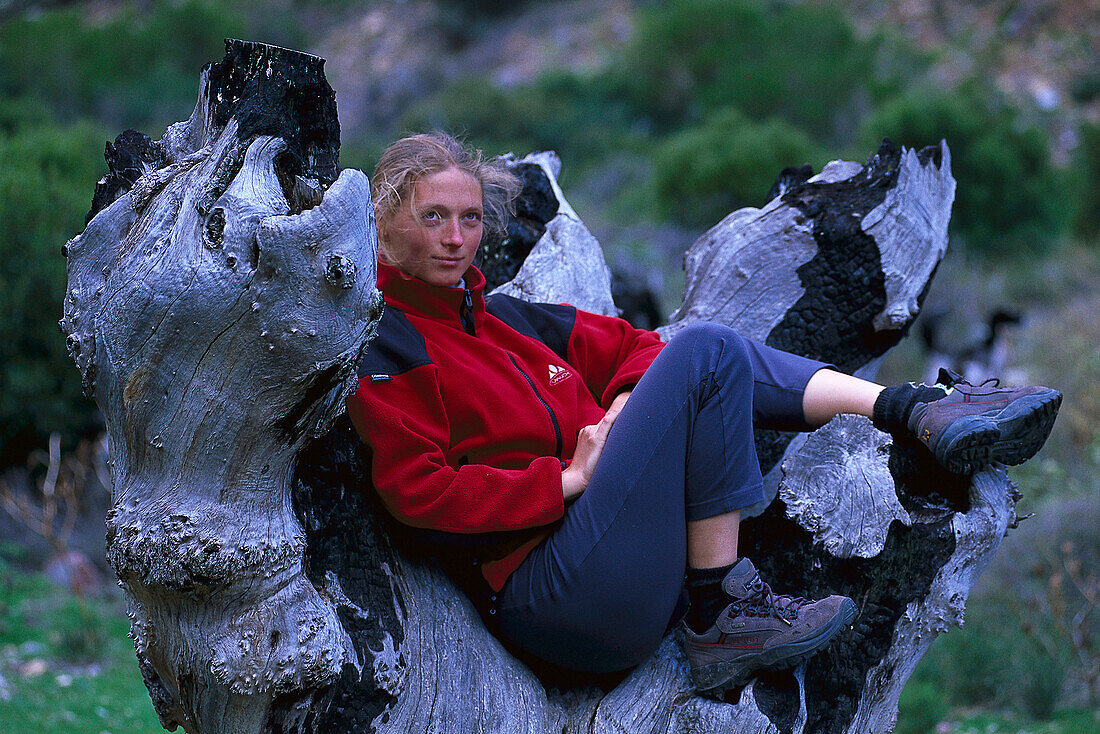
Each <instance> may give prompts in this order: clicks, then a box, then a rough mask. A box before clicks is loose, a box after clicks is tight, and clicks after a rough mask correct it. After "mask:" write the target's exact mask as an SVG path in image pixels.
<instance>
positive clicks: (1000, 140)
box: [861, 84, 1067, 256]
mask: <svg viewBox="0 0 1100 734" xmlns="http://www.w3.org/2000/svg"><path fill="white" fill-rule="evenodd" d="M883 137H889V138H890V139H891V140H893V141H894V142H895V143H899V144H903V145H907V146H910V147H917V148H919V147H923V146H926V145H931V144H933V143H935V142H937V141H939V140H940V139H946V140H947V144H948V147H950V149H951V171H952V173H953V174H954V176H955V180H956V181H957V182H958V188H957V189H956V192H955V206H954V209H953V211H952V215H951V227H952V230H953V232H954V233H955V234H957V235H959V236H960V237H961V239H962V240H963V244H964V246H965V247H967V248H968V249H970V250H971V251H974V252H982V253H984V254H987V255H989V256H995V255H996V254H998V253H1002V252H1009V253H1024V252H1028V253H1037V252H1042V251H1044V250H1046V249H1048V248H1049V247H1050V245H1052V244H1053V243H1054V242H1056V241H1057V240H1058V239H1059V237H1060V236H1061V235H1062V233H1063V231H1064V229H1065V224H1066V213H1067V211H1066V202H1065V189H1064V184H1065V176H1064V174H1063V173H1062V172H1060V171H1058V170H1056V169H1055V168H1054V167H1053V166H1052V164H1051V162H1050V155H1049V144H1048V141H1047V137H1046V135H1045V134H1044V133H1043V132H1042V131H1040V130H1039V129H1038V128H1036V127H1033V126H1028V125H1026V124H1025V123H1024V121H1023V120H1022V119H1021V117H1020V115H1019V114H1018V113H1017V112H1016V111H1015V110H1014V109H1012V108H1011V107H1008V106H1007V105H1004V104H1002V103H1000V102H998V101H997V100H995V99H993V98H991V97H990V96H989V95H987V94H983V93H981V92H980V91H979V90H978V88H977V86H976V85H973V84H971V85H968V86H964V87H963V88H961V89H959V90H956V91H939V90H929V89H920V90H913V91H910V92H909V93H907V94H905V95H903V96H900V97H897V98H895V99H893V100H892V101H890V102H887V103H885V104H884V105H883V106H882V107H881V108H879V109H878V110H876V111H875V112H874V113H873V114H872V115H871V116H870V117H869V118H868V119H867V120H866V122H865V123H864V126H863V129H862V132H861V138H862V140H863V144H864V145H865V146H868V147H874V146H875V145H877V144H878V142H879V141H880V140H881V139H882V138H883Z"/></svg>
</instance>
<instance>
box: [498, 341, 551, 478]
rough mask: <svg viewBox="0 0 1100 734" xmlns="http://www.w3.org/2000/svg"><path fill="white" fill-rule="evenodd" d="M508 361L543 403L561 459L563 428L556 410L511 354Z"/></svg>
mask: <svg viewBox="0 0 1100 734" xmlns="http://www.w3.org/2000/svg"><path fill="white" fill-rule="evenodd" d="M508 359H510V360H512V366H513V367H515V368H516V371H517V372H519V373H520V374H521V375H523V379H525V380H527V384H528V385H530V386H531V391H532V392H533V393H535V397H536V398H538V399H539V402H540V403H542V407H544V408H546V413H547V415H549V416H550V422H551V423H552V424H554V446H555V449H554V456H556V457H558V458H559V459H560V458H561V450H562V440H561V427H560V426H558V417H557V416H556V415H554V409H553V408H551V407H550V404H549V403H547V402H546V401H545V400H543V398H542V395H540V394H539V389H538V388H537V387H536V386H535V381H534V380H532V379H531V378H530V377H529V376H528V375H527V373H526V372H524V371H523V368H522V367H520V366H519V362H517V361H516V358H515V357H513V356H512V355H511V354H509V355H508Z"/></svg>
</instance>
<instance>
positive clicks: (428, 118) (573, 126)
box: [401, 73, 637, 172]
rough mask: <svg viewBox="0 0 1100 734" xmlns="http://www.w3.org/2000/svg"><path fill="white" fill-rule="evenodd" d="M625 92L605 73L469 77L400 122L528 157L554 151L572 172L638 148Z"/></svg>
mask: <svg viewBox="0 0 1100 734" xmlns="http://www.w3.org/2000/svg"><path fill="white" fill-rule="evenodd" d="M632 124H633V123H632V120H631V118H630V117H629V116H628V114H627V109H626V105H625V104H624V103H623V101H622V100H621V95H620V90H617V89H615V88H614V87H612V86H610V82H609V80H608V78H607V77H605V76H594V77H587V76H582V75H577V74H571V73H554V74H548V75H546V76H544V77H542V78H541V79H539V80H537V81H536V82H533V83H531V84H528V85H524V86H521V87H517V88H513V89H509V90H504V89H500V88H499V87H496V86H495V85H493V84H490V83H488V82H486V81H485V80H484V79H480V78H476V77H469V78H466V79H463V80H461V81H459V82H457V83H455V84H453V85H451V86H449V87H447V88H446V89H444V90H443V91H442V92H440V93H439V94H438V95H435V96H433V97H430V98H428V99H426V100H424V101H423V102H422V103H420V104H419V105H417V106H416V107H414V108H413V109H411V110H410V111H409V112H408V113H407V114H406V115H405V116H404V117H403V118H402V120H401V128H402V129H404V130H418V131H419V130H431V129H445V130H449V131H452V132H456V133H458V134H461V135H466V136H468V138H469V139H470V141H471V142H473V143H476V144H477V145H479V146H483V147H484V148H486V149H487V150H491V151H508V150H511V151H513V152H515V153H517V154H518V155H524V154H526V153H528V152H530V151H533V150H554V151H557V152H558V154H559V155H561V156H562V159H563V160H565V161H568V166H567V172H575V171H577V170H579V169H581V168H583V167H584V166H585V165H586V164H587V163H590V162H593V161H596V160H599V159H601V158H604V157H606V156H609V155H612V154H614V153H615V152H617V151H619V150H622V149H628V148H632V147H637V143H636V142H634V141H635V140H636V139H637V135H636V134H635V133H634V132H633V130H632Z"/></svg>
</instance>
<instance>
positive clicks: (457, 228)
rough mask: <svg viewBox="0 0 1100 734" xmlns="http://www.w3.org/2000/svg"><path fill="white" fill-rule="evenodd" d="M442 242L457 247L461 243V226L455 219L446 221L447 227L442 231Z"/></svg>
mask: <svg viewBox="0 0 1100 734" xmlns="http://www.w3.org/2000/svg"><path fill="white" fill-rule="evenodd" d="M443 244H445V245H451V246H452V247H458V246H459V245H461V244H462V227H461V225H460V224H459V222H458V220H457V219H452V220H451V221H449V222H447V228H446V230H445V231H444V232H443Z"/></svg>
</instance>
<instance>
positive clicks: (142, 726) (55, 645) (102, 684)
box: [0, 558, 164, 734]
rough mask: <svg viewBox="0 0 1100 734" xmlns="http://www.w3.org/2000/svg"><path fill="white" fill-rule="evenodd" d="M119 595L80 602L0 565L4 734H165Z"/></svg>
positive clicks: (0, 725) (0, 717) (0, 729)
mask: <svg viewBox="0 0 1100 734" xmlns="http://www.w3.org/2000/svg"><path fill="white" fill-rule="evenodd" d="M128 631H129V621H128V620H127V619H126V615H125V614H124V612H123V607H122V602H121V600H120V599H119V598H118V597H117V595H116V596H114V597H110V598H101V599H85V600H79V599H76V598H74V597H73V596H72V595H71V594H70V593H69V592H68V590H67V589H62V588H58V587H57V586H54V585H53V584H51V583H50V582H49V581H48V580H46V579H45V578H44V577H42V576H41V575H39V574H29V573H26V572H23V571H20V570H17V569H16V568H15V567H13V566H12V565H11V564H10V563H8V562H7V561H5V560H4V559H3V558H0V676H2V680H0V734H17V733H18V734H33V733H35V732H50V734H70V733H71V734H89V733H90V734H99V733H100V732H111V733H112V734H114V733H116V732H127V733H129V732H134V733H136V734H143V733H145V732H148V733H150V734H151V733H153V732H162V731H164V729H163V728H161V726H160V724H159V722H158V721H157V717H156V714H155V713H154V711H153V706H152V704H151V703H150V701H149V695H148V693H147V692H146V690H145V685H144V684H143V683H142V681H141V674H140V673H139V672H138V667H137V661H136V659H135V657H134V652H133V647H132V645H131V643H130V640H129V639H128V638H127V636H126V635H127V632H128Z"/></svg>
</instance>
